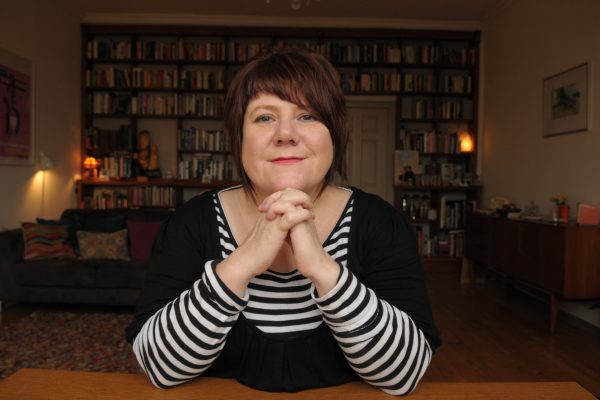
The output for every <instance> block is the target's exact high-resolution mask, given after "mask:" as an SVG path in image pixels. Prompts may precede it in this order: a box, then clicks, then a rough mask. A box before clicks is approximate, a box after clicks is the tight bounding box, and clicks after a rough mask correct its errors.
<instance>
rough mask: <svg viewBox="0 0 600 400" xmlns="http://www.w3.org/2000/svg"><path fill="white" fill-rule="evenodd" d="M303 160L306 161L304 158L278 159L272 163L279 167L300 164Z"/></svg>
mask: <svg viewBox="0 0 600 400" xmlns="http://www.w3.org/2000/svg"><path fill="white" fill-rule="evenodd" d="M302 160H304V158H302V157H277V158H274V159H272V160H271V162H272V163H274V164H279V165H288V164H296V163H299V162H300V161H302Z"/></svg>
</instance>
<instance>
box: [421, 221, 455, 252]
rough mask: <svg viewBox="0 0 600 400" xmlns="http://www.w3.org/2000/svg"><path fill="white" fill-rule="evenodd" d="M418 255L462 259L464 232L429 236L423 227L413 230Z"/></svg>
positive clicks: (448, 232)
mask: <svg viewBox="0 0 600 400" xmlns="http://www.w3.org/2000/svg"><path fill="white" fill-rule="evenodd" d="M415 231H416V235H417V245H418V251H419V255H421V256H422V257H437V256H445V257H462V255H463V251H464V241H465V232H464V230H462V229H457V230H452V231H447V232H438V233H437V234H435V235H432V236H431V234H430V232H429V231H428V229H427V228H426V227H424V226H417V227H416V228H415Z"/></svg>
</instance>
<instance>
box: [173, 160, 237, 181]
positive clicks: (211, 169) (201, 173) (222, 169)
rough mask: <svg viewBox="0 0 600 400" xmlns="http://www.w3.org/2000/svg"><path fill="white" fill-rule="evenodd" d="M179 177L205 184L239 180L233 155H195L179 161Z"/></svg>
mask: <svg viewBox="0 0 600 400" xmlns="http://www.w3.org/2000/svg"><path fill="white" fill-rule="evenodd" d="M177 177H178V178H179V179H199V180H202V182H204V183H210V182H214V181H237V180H238V177H237V174H236V172H235V170H234V165H233V159H232V157H231V155H229V154H212V153H193V154H190V155H189V157H188V158H186V159H182V160H181V161H179V165H178V168H177Z"/></svg>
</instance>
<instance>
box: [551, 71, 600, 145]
mask: <svg viewBox="0 0 600 400" xmlns="http://www.w3.org/2000/svg"><path fill="white" fill-rule="evenodd" d="M589 73H590V68H589V63H584V64H580V65H577V66H575V67H573V68H570V69H568V70H566V71H563V72H560V73H558V74H556V75H552V76H550V77H548V78H546V79H544V91H543V136H544V137H550V136H556V135H563V134H567V133H575V132H582V131H586V130H589V115H590V113H589Z"/></svg>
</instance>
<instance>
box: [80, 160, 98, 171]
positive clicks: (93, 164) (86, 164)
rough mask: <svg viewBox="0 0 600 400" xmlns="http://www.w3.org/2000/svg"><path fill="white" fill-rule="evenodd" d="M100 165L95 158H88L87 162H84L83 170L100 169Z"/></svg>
mask: <svg viewBox="0 0 600 400" xmlns="http://www.w3.org/2000/svg"><path fill="white" fill-rule="evenodd" d="M99 164H100V163H99V162H98V160H96V159H95V158H94V157H86V158H85V160H84V161H83V168H86V169H92V168H98V165H99Z"/></svg>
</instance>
